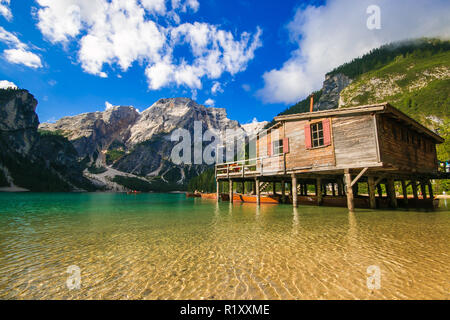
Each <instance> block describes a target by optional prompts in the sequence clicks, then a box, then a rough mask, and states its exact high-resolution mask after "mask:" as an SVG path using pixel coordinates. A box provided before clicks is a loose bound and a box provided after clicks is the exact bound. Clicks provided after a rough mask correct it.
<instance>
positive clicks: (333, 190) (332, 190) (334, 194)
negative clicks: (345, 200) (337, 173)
mask: <svg viewBox="0 0 450 320" xmlns="http://www.w3.org/2000/svg"><path fill="white" fill-rule="evenodd" d="M331 192H332V194H333V197H336V184H335V183H334V182H333V183H332V184H331Z"/></svg>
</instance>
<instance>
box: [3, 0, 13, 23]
mask: <svg viewBox="0 0 450 320" xmlns="http://www.w3.org/2000/svg"><path fill="white" fill-rule="evenodd" d="M9 4H10V0H0V16H3V17H5V19H6V20H8V21H11V19H12V18H13V15H12V13H11V9H9Z"/></svg>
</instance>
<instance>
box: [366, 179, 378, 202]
mask: <svg viewBox="0 0 450 320" xmlns="http://www.w3.org/2000/svg"><path fill="white" fill-rule="evenodd" d="M368 185H369V207H370V209H376V208H377V199H375V178H374V177H368Z"/></svg>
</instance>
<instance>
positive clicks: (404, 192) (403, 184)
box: [402, 180, 408, 205]
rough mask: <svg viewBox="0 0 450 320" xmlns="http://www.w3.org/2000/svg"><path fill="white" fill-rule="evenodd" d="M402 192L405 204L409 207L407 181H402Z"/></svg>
mask: <svg viewBox="0 0 450 320" xmlns="http://www.w3.org/2000/svg"><path fill="white" fill-rule="evenodd" d="M402 192H403V202H404V203H405V205H408V189H407V187H406V181H405V180H402Z"/></svg>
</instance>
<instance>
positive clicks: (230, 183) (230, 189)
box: [228, 179, 233, 203]
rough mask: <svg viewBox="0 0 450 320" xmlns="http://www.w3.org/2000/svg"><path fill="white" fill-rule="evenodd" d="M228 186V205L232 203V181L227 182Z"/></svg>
mask: <svg viewBox="0 0 450 320" xmlns="http://www.w3.org/2000/svg"><path fill="white" fill-rule="evenodd" d="M228 181H229V182H228V186H229V188H228V189H229V190H228V191H229V194H230V203H233V180H231V179H230V180H228Z"/></svg>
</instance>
